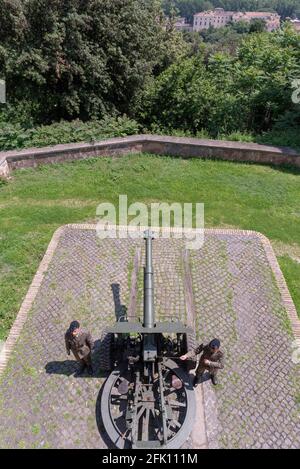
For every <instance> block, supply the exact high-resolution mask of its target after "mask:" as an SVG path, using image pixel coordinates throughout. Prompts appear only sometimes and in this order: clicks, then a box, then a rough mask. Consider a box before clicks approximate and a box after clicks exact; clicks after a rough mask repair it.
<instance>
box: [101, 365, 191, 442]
mask: <svg viewBox="0 0 300 469" xmlns="http://www.w3.org/2000/svg"><path fill="white" fill-rule="evenodd" d="M172 375H176V376H177V377H178V378H179V380H180V381H181V382H182V385H183V387H182V388H181V389H179V390H178V391H176V390H175V389H174V388H172V387H171V385H170V383H169V384H168V382H167V381H166V377H167V376H169V377H170V376H172ZM135 378H137V376H135ZM128 380H130V377H129V375H128V370H127V367H126V366H125V365H124V364H123V365H121V366H119V367H117V368H115V369H114V370H113V372H112V373H111V374H110V375H109V377H108V378H107V380H106V382H105V383H104V385H103V389H102V395H101V410H100V412H101V419H102V422H103V425H104V428H105V431H106V433H107V435H108V437H109V439H110V440H111V443H112V447H115V448H119V449H124V448H127V449H128V448H139V449H147V448H160V449H163V448H168V449H179V448H181V446H182V445H183V444H184V443H185V441H186V440H187V438H188V436H189V434H190V432H191V430H192V428H193V425H194V420H195V415H196V398H195V393H194V390H193V387H192V385H191V382H190V377H189V375H188V374H187V373H186V371H185V370H184V369H183V368H178V365H177V363H175V362H173V361H172V360H167V361H166V362H165V371H164V374H163V375H162V380H163V383H164V385H163V387H164V391H163V398H164V399H165V400H166V402H168V407H169V409H168V412H167V424H166V425H167V428H166V430H167V432H168V433H170V431H171V429H173V435H171V436H170V439H169V438H168V440H167V442H165V443H164V444H163V443H162V441H159V439H158V436H157V435H158V434H159V433H160V432H161V431H162V424H161V422H160V421H159V418H161V415H162V414H161V412H158V417H157V420H158V422H157V424H158V426H157V427H155V434H156V437H157V438H156V440H154V441H153V440H149V439H148V438H147V435H148V432H149V421H150V419H149V415H151V414H150V409H148V413H147V407H148V406H151V402H153V400H152V399H150V401H149V400H148V398H147V397H148V394H149V391H147V390H146V391H145V390H144V389H143V384H142V383H141V382H140V381H139V379H138V380H137V381H135V382H130V381H128ZM122 382H127V383H128V385H129V389H131V388H132V386H133V388H132V389H134V392H133V393H130V392H128V391H127V392H126V393H123V392H124V391H118V390H119V389H120V388H121V385H122ZM137 388H138V389H139V390H140V392H138V393H137ZM177 393H178V394H177ZM140 395H141V396H142V399H140ZM169 399H170V400H169ZM155 403H156V404H154V406H155V407H156V406H158V401H157V400H155ZM143 406H145V409H143ZM134 409H135V413H134ZM158 409H159V406H158ZM151 412H152V411H151ZM170 413H171V414H172V415H170ZM147 415H148V418H147ZM127 419H129V420H130V419H133V422H134V421H136V422H138V425H140V424H142V425H143V430H142V432H143V435H144V432H145V438H143V439H142V440H139V441H138V442H133V441H132V436H133V435H132V427H131V425H129V426H128V425H127ZM154 422H155V421H154ZM133 425H134V423H133Z"/></svg>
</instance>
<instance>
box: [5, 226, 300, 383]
mask: <svg viewBox="0 0 300 469" xmlns="http://www.w3.org/2000/svg"><path fill="white" fill-rule="evenodd" d="M97 226H98V227H99V228H101V225H99V224H91V223H80V224H79V223H71V224H66V225H62V226H60V227H59V228H58V229H57V230H56V231H55V232H54V234H53V236H52V239H51V241H50V243H49V245H48V248H47V250H46V253H45V255H44V257H43V259H42V261H41V263H40V265H39V267H38V270H37V272H36V274H35V276H34V278H33V280H32V283H31V285H30V287H29V289H28V292H27V294H26V296H25V298H24V300H23V302H22V304H21V307H20V309H19V312H18V314H17V317H16V319H15V321H14V323H13V325H12V327H11V329H10V332H9V335H8V338H7V340H6V342H5V344H4V347H3V348H2V350H1V352H0V377H1V375H2V373H3V372H4V370H5V368H6V365H7V363H8V360H9V358H10V356H11V353H12V351H13V348H14V346H15V344H16V342H17V340H18V338H19V336H20V333H21V331H22V328H23V326H24V324H25V322H26V319H27V317H28V314H29V312H30V310H31V307H32V305H33V302H34V300H35V298H36V295H37V293H38V291H39V288H40V286H41V284H42V281H43V279H44V275H45V273H46V271H47V269H48V267H49V264H50V262H51V260H52V257H53V254H54V252H55V250H56V248H57V245H58V241H59V239H60V236H61V235H62V233H63V232H64V231H65V230H66V229H77V230H96V227H97ZM115 228H116V229H117V230H118V231H124V230H130V231H137V230H136V228H135V227H127V226H121V225H120V226H119V225H116V226H115ZM145 228H146V227H145ZM143 229H144V228H143V227H140V231H142V230H143ZM151 229H152V230H153V231H155V232H162V231H165V229H164V228H151ZM170 231H171V233H176V232H177V231H178V230H177V229H176V228H175V229H174V228H171V229H170ZM193 231H194V232H195V231H196V230H193ZM205 232H209V233H213V234H214V233H215V234H227V235H235V234H237V233H240V234H242V235H244V236H253V235H254V236H257V237H258V238H259V239H260V240H261V241H262V244H263V247H264V250H265V253H266V256H267V259H268V261H269V264H270V266H271V270H272V272H273V274H274V276H275V280H276V283H277V287H278V289H279V292H280V295H281V299H282V303H283V306H284V308H285V310H286V312H287V314H288V317H289V320H290V323H291V328H292V332H293V335H294V338H295V341H296V342H297V344H298V345H299V347H300V320H299V318H298V315H297V311H296V308H295V305H294V303H293V300H292V298H291V295H290V292H289V290H288V287H287V284H286V281H285V278H284V276H283V273H282V271H281V269H280V266H279V264H278V261H277V259H276V256H275V253H274V251H273V248H272V245H271V242H270V241H269V239H268V238H267V237H266V236H265V235H263V234H262V233H260V232H258V231H253V230H234V229H219V228H205V230H204V233H205Z"/></svg>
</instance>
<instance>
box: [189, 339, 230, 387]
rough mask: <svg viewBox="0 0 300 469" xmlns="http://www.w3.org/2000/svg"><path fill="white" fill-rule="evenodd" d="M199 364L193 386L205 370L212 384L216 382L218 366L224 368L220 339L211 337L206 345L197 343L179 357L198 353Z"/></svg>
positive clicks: (193, 355) (192, 355)
mask: <svg viewBox="0 0 300 469" xmlns="http://www.w3.org/2000/svg"><path fill="white" fill-rule="evenodd" d="M200 353H201V354H202V355H201V356H200V361H199V365H198V366H197V369H196V376H195V379H194V386H195V387H196V386H197V385H198V384H199V381H200V379H201V378H202V375H203V373H204V371H205V370H208V371H209V373H210V376H211V380H212V383H213V384H218V379H217V373H218V370H219V369H220V368H224V354H223V352H222V351H221V350H220V341H219V340H218V339H213V340H212V341H211V342H210V343H209V344H208V345H203V344H201V345H199V346H198V347H197V348H195V350H193V351H191V352H188V353H186V354H185V355H182V356H181V357H180V359H181V360H187V359H188V358H191V357H195V356H197V355H199V354H200Z"/></svg>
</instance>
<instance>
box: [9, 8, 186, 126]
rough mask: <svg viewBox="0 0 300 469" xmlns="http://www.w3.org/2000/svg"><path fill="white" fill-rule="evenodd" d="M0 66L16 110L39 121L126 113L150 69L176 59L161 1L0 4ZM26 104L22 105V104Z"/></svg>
mask: <svg viewBox="0 0 300 469" xmlns="http://www.w3.org/2000/svg"><path fill="white" fill-rule="evenodd" d="M0 7H1V8H0V24H1V32H0V43H1V49H0V65H1V70H2V75H5V78H6V81H7V92H8V99H9V101H10V103H11V104H12V105H13V106H17V104H18V105H19V106H20V103H24V106H26V107H28V106H29V107H30V114H32V115H33V116H34V119H35V120H36V121H38V122H49V121H54V120H59V119H61V118H63V119H73V118H77V117H80V118H81V119H85V120H86V119H89V118H102V117H103V116H105V115H106V114H116V113H130V112H131V109H132V108H133V107H134V102H135V98H136V95H137V94H138V92H139V91H140V90H141V89H142V88H143V86H144V84H145V82H147V79H148V78H149V77H150V76H151V75H152V73H153V71H154V70H156V71H157V72H158V71H161V69H162V68H163V67H164V66H168V65H169V64H170V63H172V61H173V60H176V59H177V57H178V56H180V54H181V53H185V52H184V51H185V47H186V46H184V44H183V40H182V39H181V35H180V34H179V33H177V32H176V31H175V32H174V31H173V32H171V33H170V32H169V31H166V30H165V28H164V21H165V20H164V17H163V15H162V12H161V8H160V1H159V0H51V1H49V0H26V1H25V0H24V1H20V0H13V1H11V0H0ZM25 103H26V104H25Z"/></svg>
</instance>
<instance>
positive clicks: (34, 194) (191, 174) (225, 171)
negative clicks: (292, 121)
mask: <svg viewBox="0 0 300 469" xmlns="http://www.w3.org/2000/svg"><path fill="white" fill-rule="evenodd" d="M119 194H127V195H128V200H129V203H130V202H133V201H143V202H148V203H150V202H153V201H165V202H174V201H176V202H204V203H205V220H206V226H215V227H216V226H219V227H222V226H232V227H239V228H243V229H253V230H257V231H260V232H262V233H264V234H265V235H266V236H268V237H269V238H270V239H271V240H272V243H273V245H274V247H275V249H276V246H277V245H278V246H280V249H279V250H278V255H279V261H280V264H281V267H282V269H283V272H284V274H285V276H286V279H287V281H288V285H289V287H290V291H291V293H292V295H293V298H294V301H295V302H296V305H297V309H298V312H299V313H300V296H299V286H300V285H299V278H300V264H299V262H297V261H295V260H292V259H300V208H299V207H300V203H299V202H300V178H299V175H298V174H297V173H296V172H295V173H293V171H288V170H279V169H273V168H270V167H266V166H258V165H246V164H237V163H229V162H220V161H219V162H214V161H201V160H197V159H194V160H182V159H172V158H167V157H156V156H153V155H131V156H127V157H124V158H122V159H110V158H106V159H99V160H87V161H81V162H76V163H67V164H63V165H53V166H44V167H41V168H40V169H38V170H23V171H17V172H15V173H14V175H13V179H12V180H11V181H10V182H9V183H7V184H4V185H2V186H0V240H1V245H0V339H1V338H4V337H5V336H6V335H7V332H8V329H9V327H10V326H11V324H12V321H13V319H14V317H15V315H16V313H17V311H18V308H19V306H20V303H21V301H22V298H23V297H24V295H25V293H26V291H27V289H28V286H29V284H30V281H31V279H32V277H33V275H34V273H35V271H36V269H37V267H38V264H39V262H40V260H41V258H42V256H43V254H44V252H45V249H46V247H47V244H48V243H49V241H50V239H51V236H52V234H53V232H54V230H55V229H56V228H57V227H58V226H60V225H62V224H65V223H71V222H82V221H86V220H89V221H94V219H95V210H96V206H97V204H99V203H100V202H101V201H112V202H114V203H117V201H118V195H119Z"/></svg>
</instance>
